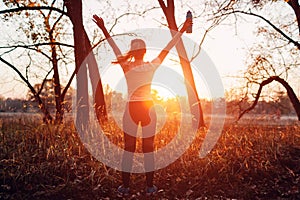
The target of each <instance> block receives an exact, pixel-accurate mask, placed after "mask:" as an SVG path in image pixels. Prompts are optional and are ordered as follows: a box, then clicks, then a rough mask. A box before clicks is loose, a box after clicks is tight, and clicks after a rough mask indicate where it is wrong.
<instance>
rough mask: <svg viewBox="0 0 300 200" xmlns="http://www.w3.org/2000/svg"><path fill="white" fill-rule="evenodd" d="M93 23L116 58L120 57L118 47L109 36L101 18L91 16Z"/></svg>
mask: <svg viewBox="0 0 300 200" xmlns="http://www.w3.org/2000/svg"><path fill="white" fill-rule="evenodd" d="M93 21H94V22H95V23H96V24H97V25H98V27H99V28H100V29H101V30H102V32H103V34H104V36H105V38H106V39H107V41H108V43H109V45H110V46H111V47H112V49H113V51H114V53H115V55H116V57H118V56H121V54H122V53H121V51H120V49H119V47H118V46H117V45H116V43H115V41H114V40H113V39H112V37H111V36H110V34H109V32H108V31H107V29H106V27H105V25H104V21H103V19H102V18H101V17H98V15H93Z"/></svg>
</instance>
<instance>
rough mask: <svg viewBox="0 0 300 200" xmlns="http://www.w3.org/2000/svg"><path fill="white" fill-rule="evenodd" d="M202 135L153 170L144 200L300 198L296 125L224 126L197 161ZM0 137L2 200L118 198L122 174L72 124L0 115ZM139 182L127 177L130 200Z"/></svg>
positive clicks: (140, 192)
mask: <svg viewBox="0 0 300 200" xmlns="http://www.w3.org/2000/svg"><path fill="white" fill-rule="evenodd" d="M250 122H252V123H250ZM170 130H171V128H169V130H168V128H167V129H166V130H163V131H165V132H163V134H165V137H170V133H169V132H170ZM205 132H206V130H205V129H203V130H200V131H199V132H198V133H197V136H196V139H195V140H194V141H193V143H192V144H191V145H190V148H189V149H188V150H187V151H186V152H185V153H184V154H183V155H182V156H181V157H180V158H179V159H178V160H176V161H175V162H174V163H172V164H170V165H169V166H167V167H166V168H163V169H160V170H158V171H156V172H155V184H156V185H157V186H158V188H159V191H158V193H157V194H156V195H155V196H154V197H151V198H149V199H300V124H299V122H290V123H286V124H282V123H268V122H266V123H261V121H260V123H259V124H255V123H253V120H250V121H248V122H244V123H232V122H226V123H225V126H224V129H223V132H222V135H221V138H220V139H219V140H218V143H217V144H216V146H215V147H214V149H213V150H212V151H211V152H210V153H209V154H208V155H207V156H206V157H204V158H199V156H198V154H199V148H200V146H201V143H202V141H203V138H204V136H205ZM0 137H1V139H0V140H1V150H0V168H1V169H2V170H1V172H0V199H118V198H117V196H116V188H117V187H118V186H119V185H120V184H121V178H120V177H121V176H120V172H119V171H116V170H114V169H111V168H108V167H107V166H105V165H103V164H102V163H101V162H99V161H97V160H96V159H95V158H94V157H93V156H91V155H90V153H89V152H88V151H87V150H86V149H85V147H84V146H83V145H82V143H81V141H80V140H79V137H78V135H77V132H76V131H75V128H74V126H73V124H72V123H65V124H63V125H59V126H57V125H44V124H42V123H41V122H40V121H39V120H37V119H35V118H34V119H31V118H28V117H27V118H22V117H20V116H18V117H3V116H1V117H0ZM117 138H119V137H117ZM160 140H161V138H160ZM144 182H145V177H144V175H143V174H133V175H132V191H131V195H130V197H128V199H145V198H146V197H145V194H144Z"/></svg>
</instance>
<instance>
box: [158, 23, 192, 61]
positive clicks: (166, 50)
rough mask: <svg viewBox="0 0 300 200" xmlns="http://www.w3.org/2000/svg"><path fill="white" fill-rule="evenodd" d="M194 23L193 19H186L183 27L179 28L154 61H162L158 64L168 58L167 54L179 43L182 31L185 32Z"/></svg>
mask: <svg viewBox="0 0 300 200" xmlns="http://www.w3.org/2000/svg"><path fill="white" fill-rule="evenodd" d="M191 25H192V20H191V19H186V20H185V22H184V24H183V26H182V28H181V29H180V30H179V32H177V33H176V34H175V35H174V37H173V38H172V40H171V41H170V42H169V43H168V44H167V45H166V47H165V48H164V49H163V50H162V51H161V52H160V53H159V55H158V56H157V58H158V59H157V58H155V59H154V60H155V61H154V60H153V62H158V61H159V62H160V63H156V64H161V63H162V62H163V60H164V59H165V58H166V56H167V55H168V53H169V51H170V50H171V49H172V48H173V47H174V46H175V45H176V44H177V42H178V41H179V40H180V38H181V35H182V33H184V32H185V31H186V29H187V28H188V27H189V26H191Z"/></svg>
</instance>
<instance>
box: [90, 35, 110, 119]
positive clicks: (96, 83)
mask: <svg viewBox="0 0 300 200" xmlns="http://www.w3.org/2000/svg"><path fill="white" fill-rule="evenodd" d="M84 41H85V45H86V48H87V56H88V57H87V64H88V69H89V75H90V79H91V83H92V90H93V97H94V106H95V113H96V116H97V119H98V121H99V122H100V123H105V122H107V111H106V105H105V100H104V92H103V86H102V82H101V78H100V73H99V69H98V65H97V61H96V58H95V55H94V54H93V53H91V52H92V50H93V49H92V45H91V42H90V40H89V38H88V35H87V34H86V32H84Z"/></svg>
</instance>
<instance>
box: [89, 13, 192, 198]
mask: <svg viewBox="0 0 300 200" xmlns="http://www.w3.org/2000/svg"><path fill="white" fill-rule="evenodd" d="M93 21H94V22H95V23H96V24H97V25H98V27H99V28H100V29H101V30H102V32H103V34H104V36H105V37H106V39H107V41H108V43H109V44H110V46H111V47H112V49H113V51H114V53H115V55H116V58H117V59H116V60H115V61H113V63H114V64H120V66H121V67H122V69H123V72H124V74H125V79H126V82H127V87H128V102H127V104H126V109H125V112H124V115H123V132H124V143H125V145H124V150H125V151H124V154H123V158H122V182H123V184H122V185H121V186H119V187H118V189H117V191H118V196H127V195H129V193H130V189H129V182H130V171H131V167H132V162H133V153H134V152H135V148H136V133H137V128H138V125H139V123H141V126H142V134H143V139H142V150H143V153H144V165H145V171H146V185H147V186H146V195H152V194H154V193H156V192H157V187H156V186H155V185H153V176H154V154H153V150H154V145H153V143H154V135H155V132H156V113H155V110H154V109H152V106H153V101H152V97H151V81H152V78H153V75H154V72H155V70H156V69H157V68H158V66H159V65H160V64H161V63H162V62H163V60H164V59H165V57H166V56H167V54H168V53H169V51H170V50H171V48H172V47H174V45H175V44H176V43H177V42H178V41H179V40H180V37H181V35H182V33H183V32H185V31H186V29H187V28H188V27H189V26H191V25H192V20H191V19H187V20H186V21H185V22H184V24H183V26H182V28H181V29H180V31H179V32H178V33H176V35H175V36H174V37H173V38H172V39H171V41H170V42H169V43H168V44H167V45H166V47H165V48H164V49H162V51H161V52H160V53H159V55H158V56H157V57H156V58H154V59H153V60H152V61H151V62H145V61H144V55H145V53H146V44H145V42H144V41H143V40H141V39H133V40H132V41H131V45H130V50H129V51H128V52H127V53H125V54H121V51H120V49H119V48H118V46H117V45H116V43H115V42H114V40H113V39H112V38H111V36H110V34H109V33H108V31H107V29H106V27H105V25H104V21H103V19H102V18H100V17H98V16H97V15H93Z"/></svg>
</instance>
